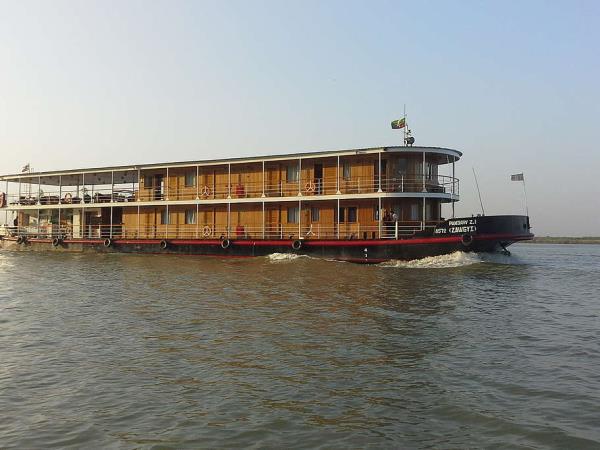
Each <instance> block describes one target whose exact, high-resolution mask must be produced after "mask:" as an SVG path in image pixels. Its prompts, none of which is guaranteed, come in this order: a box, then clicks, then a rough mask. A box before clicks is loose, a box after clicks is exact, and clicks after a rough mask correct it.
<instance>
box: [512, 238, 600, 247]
mask: <svg viewBox="0 0 600 450" xmlns="http://www.w3.org/2000/svg"><path fill="white" fill-rule="evenodd" d="M524 243H526V244H596V245H600V237H591V236H585V237H552V236H539V237H535V238H533V240H531V241H524Z"/></svg>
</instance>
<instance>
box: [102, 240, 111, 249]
mask: <svg viewBox="0 0 600 450" xmlns="http://www.w3.org/2000/svg"><path fill="white" fill-rule="evenodd" d="M103 244H104V246H105V247H110V246H111V245H112V239H110V238H106V239H104V242H103Z"/></svg>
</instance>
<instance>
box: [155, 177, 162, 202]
mask: <svg viewBox="0 0 600 450" xmlns="http://www.w3.org/2000/svg"><path fill="white" fill-rule="evenodd" d="M153 186H154V199H153V200H162V199H163V194H164V193H165V178H164V176H163V175H154V184H153Z"/></svg>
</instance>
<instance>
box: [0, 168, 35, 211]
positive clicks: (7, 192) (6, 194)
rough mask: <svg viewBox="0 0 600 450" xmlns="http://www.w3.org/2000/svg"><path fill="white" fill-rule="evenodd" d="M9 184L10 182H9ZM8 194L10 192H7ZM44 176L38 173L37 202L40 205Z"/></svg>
mask: <svg viewBox="0 0 600 450" xmlns="http://www.w3.org/2000/svg"><path fill="white" fill-rule="evenodd" d="M7 184H8V183H7ZM6 195H8V192H7V193H6ZM41 196H42V177H41V175H38V195H37V204H38V205H40V204H41V203H42V199H41Z"/></svg>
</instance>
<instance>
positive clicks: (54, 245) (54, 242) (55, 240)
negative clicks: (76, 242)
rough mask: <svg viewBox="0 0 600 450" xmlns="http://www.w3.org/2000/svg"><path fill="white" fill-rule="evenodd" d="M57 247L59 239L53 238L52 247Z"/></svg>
mask: <svg viewBox="0 0 600 450" xmlns="http://www.w3.org/2000/svg"><path fill="white" fill-rule="evenodd" d="M59 245H60V238H57V237H55V238H54V239H52V246H53V247H58V246H59Z"/></svg>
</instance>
